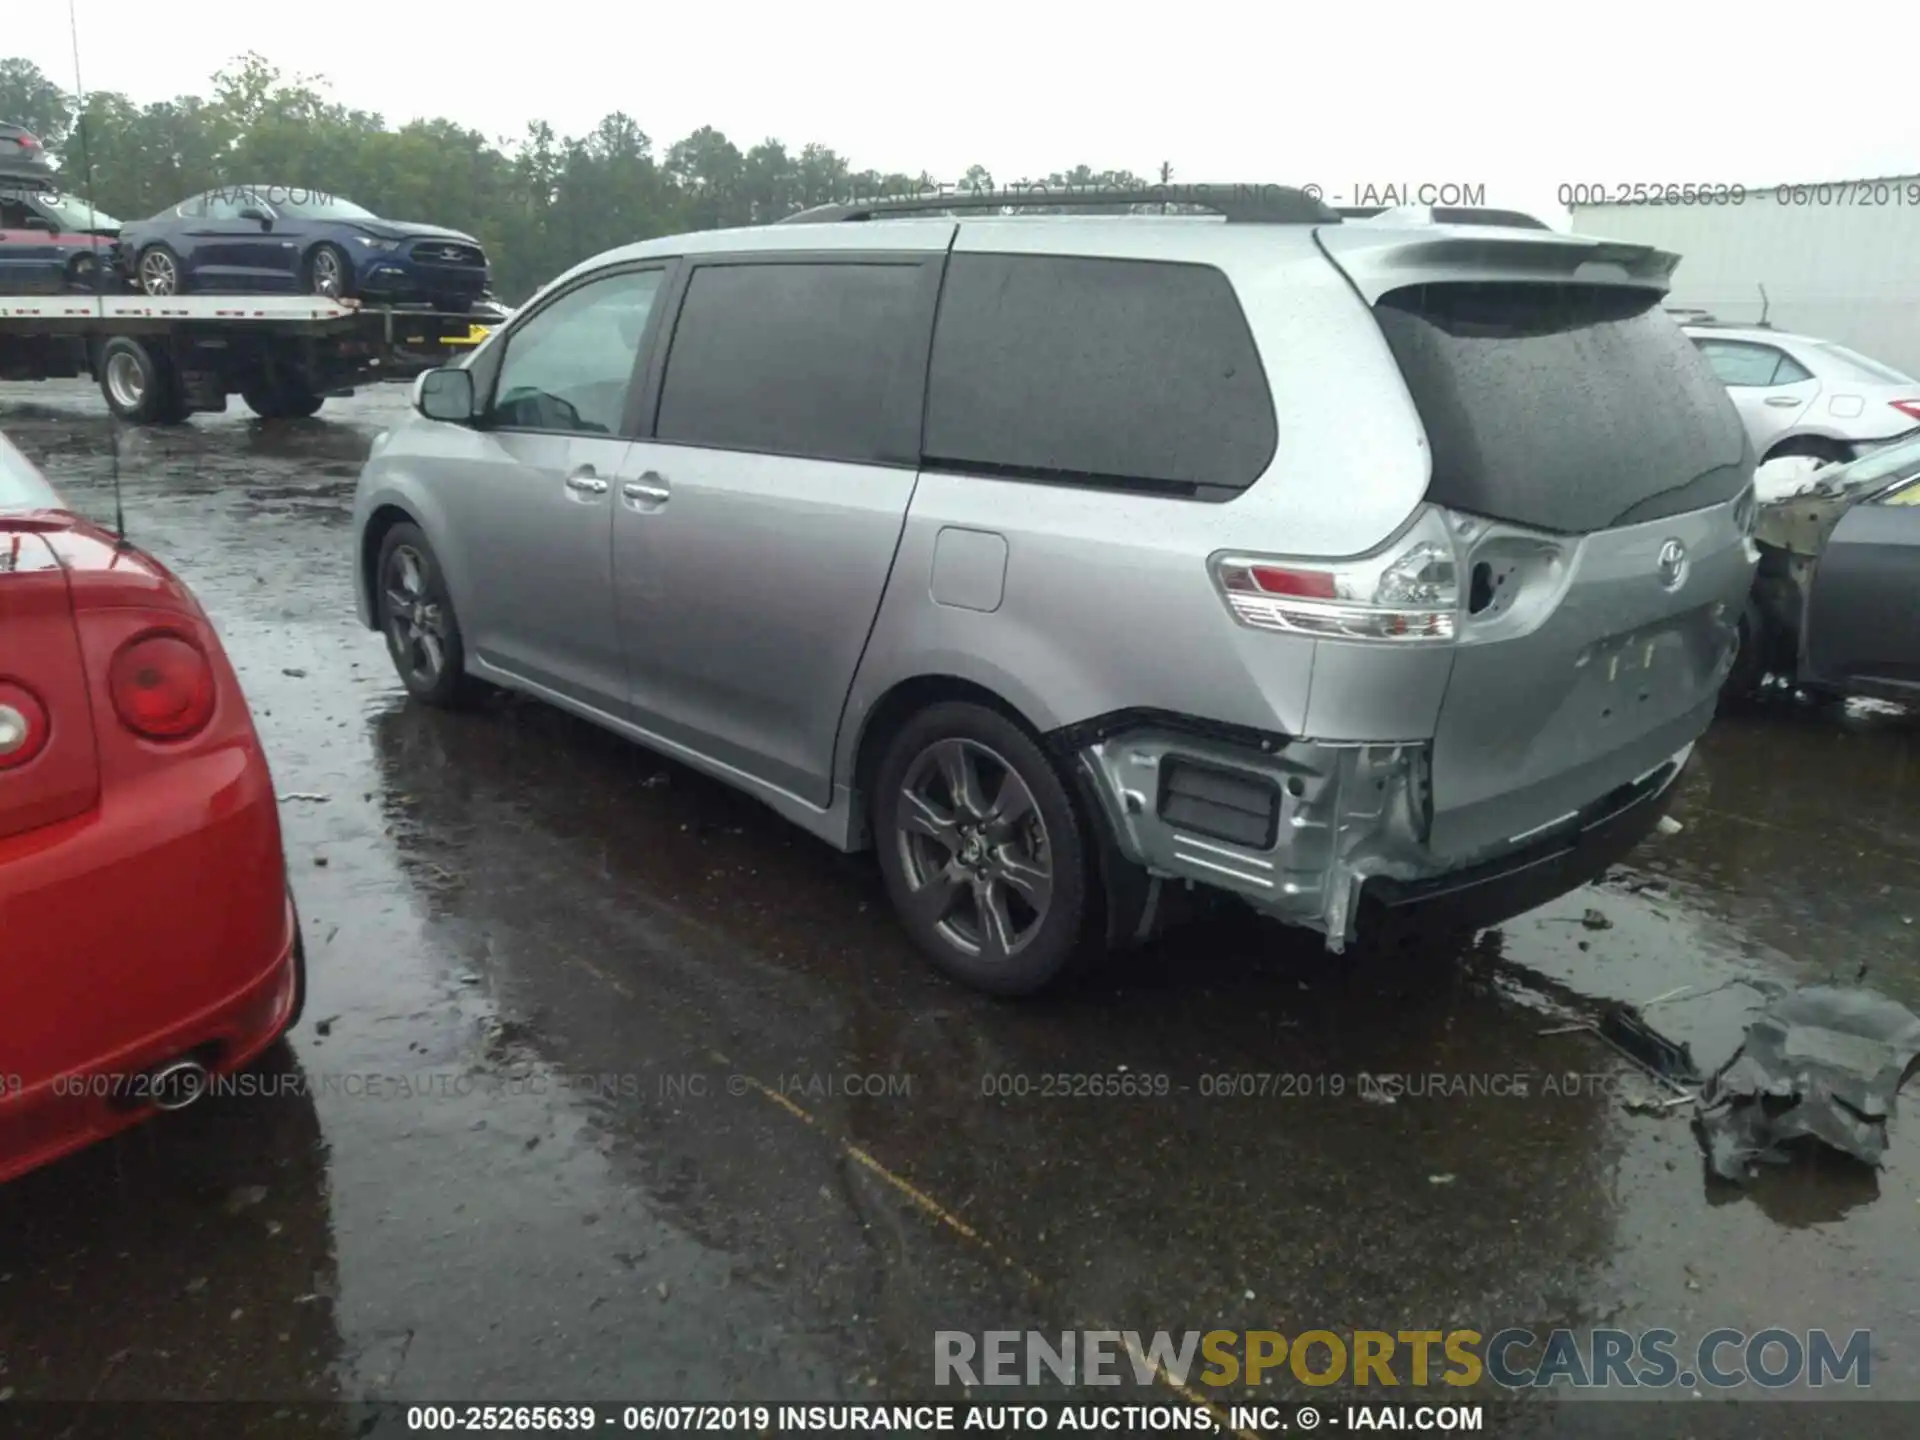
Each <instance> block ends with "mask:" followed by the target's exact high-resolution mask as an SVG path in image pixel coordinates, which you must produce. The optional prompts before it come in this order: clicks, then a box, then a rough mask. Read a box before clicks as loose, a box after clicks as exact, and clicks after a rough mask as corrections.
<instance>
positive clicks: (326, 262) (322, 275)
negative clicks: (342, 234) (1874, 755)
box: [307, 245, 353, 300]
mask: <svg viewBox="0 0 1920 1440" xmlns="http://www.w3.org/2000/svg"><path fill="white" fill-rule="evenodd" d="M307 293H308V294H309V295H319V296H323V297H324V298H326V299H328V300H345V299H346V298H347V297H348V296H350V295H352V294H353V262H352V261H351V260H349V259H347V252H346V251H344V250H342V249H341V248H340V247H339V246H338V245H316V246H314V247H313V253H312V254H311V255H309V256H308V257H307Z"/></svg>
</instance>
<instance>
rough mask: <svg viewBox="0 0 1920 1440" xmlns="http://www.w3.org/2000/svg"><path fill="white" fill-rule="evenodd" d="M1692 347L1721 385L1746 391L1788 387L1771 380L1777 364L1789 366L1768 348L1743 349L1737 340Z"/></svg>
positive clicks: (1709, 341) (1789, 362)
mask: <svg viewBox="0 0 1920 1440" xmlns="http://www.w3.org/2000/svg"><path fill="white" fill-rule="evenodd" d="M1694 344H1696V345H1698V346H1699V347H1700V353H1701V354H1702V355H1704V356H1706V357H1707V363H1708V364H1709V365H1711V366H1712V367H1713V373H1714V374H1715V375H1717V376H1719V377H1720V383H1721V384H1722V385H1733V386H1739V387H1750V386H1762V385H1785V384H1788V383H1790V382H1789V381H1787V380H1776V379H1775V378H1774V375H1775V373H1776V372H1777V371H1778V370H1779V369H1780V362H1781V361H1783V360H1785V361H1786V362H1787V364H1789V365H1791V364H1792V363H1793V362H1792V361H1790V360H1787V357H1786V356H1785V355H1783V354H1782V353H1781V352H1780V351H1778V350H1775V349H1774V348H1773V347H1772V346H1771V345H1746V344H1742V343H1741V342H1739V341H1737V340H1696V341H1694ZM1796 378H1797V377H1796Z"/></svg>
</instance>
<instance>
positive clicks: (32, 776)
mask: <svg viewBox="0 0 1920 1440" xmlns="http://www.w3.org/2000/svg"><path fill="white" fill-rule="evenodd" d="M305 987H306V975H305V956H304V952H303V950H302V947H301V943H300V927H299V920H298V917H297V916H296V915H295V913H294V906H293V898H292V893H291V891H290V890H289V888H288V885H287V872H286V861H285V858H284V856H283V855H282V852H281V846H280V817H279V810H278V806H277V804H276V801H275V797H274V791H273V782H272V779H271V777H270V776H269V774H268V772H267V761H266V756H265V755H264V753H263V752H262V750H261V748H260V738H259V736H258V735H257V734H256V733H255V731H254V727H253V717H252V716H251V714H250V713H249V712H248V710H247V703H246V700H245V698H244V697H243V696H242V695H241V693H240V685H239V682H238V681H237V680H236V679H235V678H234V673H233V667H232V666H231V665H230V664H229V663H228V661H227V656H226V652H225V651H224V650H223V649H222V648H221V645H220V641H219V638H218V637H217V636H216V635H215V634H214V630H213V626H212V625H211V624H210V623H208V620H207V617H206V614H205V612H204V611H202V610H201V608H200V605H199V603H198V602H197V601H196V600H195V599H194V598H193V595H192V593H191V592H189V591H188V589H187V588H186V586H184V585H183V584H181V583H180V581H179V580H178V579H176V578H175V577H174V576H173V575H172V574H171V573H170V572H169V571H168V570H167V569H166V567H165V566H163V565H162V564H161V563H160V562H159V561H157V560H155V559H154V558H153V557H152V556H150V555H147V554H145V553H143V552H141V551H139V550H136V549H134V548H132V547H131V546H128V545H125V544H122V543H121V542H120V541H119V540H118V539H117V538H116V537H115V536H114V535H113V534H112V533H111V532H110V531H106V530H103V529H101V528H100V527H99V526H96V525H93V524H91V523H89V522H88V521H86V520H83V519H81V518H80V517H79V516H77V515H74V514H72V513H71V512H69V511H67V510H66V509H64V508H63V507H62V504H61V500H60V497H59V496H58V495H57V494H55V492H54V491H53V489H52V487H50V486H49V485H48V484H47V482H46V481H45V479H43V478H42V477H41V475H40V473H39V472H38V471H37V470H36V469H34V467H33V466H32V465H31V464H30V463H28V461H27V460H26V458H25V457H24V456H23V455H21V454H20V452H19V451H18V450H16V449H15V448H14V447H13V445H12V443H11V442H9V441H8V440H7V439H6V437H5V436H0V1181H5V1180H8V1179H11V1178H12V1177H14V1176H16V1175H18V1174H20V1173H21V1172H23V1171H26V1170H30V1169H33V1168H34V1167H36V1166H39V1165H42V1164H45V1163H46V1162H47V1161H49V1160H52V1159H54V1158H55V1157H57V1156H60V1155H64V1154H66V1153H67V1152H68V1151H71V1150H76V1149H79V1148H80V1147H81V1146H84V1145H87V1144H90V1143H92V1142H93V1141H95V1140H98V1139H100V1138H102V1137H103V1136H106V1135H108V1134H111V1133H112V1132H113V1131H115V1130H119V1129H121V1128H123V1127H125V1126H127V1125H131V1124H133V1123H135V1122H136V1121H139V1120H141V1119H143V1118H145V1117H147V1116H149V1115H151V1114H153V1113H154V1112H155V1111H157V1110H163V1109H178V1108H180V1107H181V1106H182V1105H185V1104H187V1103H190V1102H191V1101H193V1100H195V1099H197V1098H199V1096H200V1095H202V1094H204V1093H206V1092H207V1091H208V1090H209V1089H210V1088H214V1087H213V1085H212V1082H211V1077H214V1076H218V1075H220V1074H223V1073H226V1072H229V1071H232V1070H236V1069H238V1068H240V1067H243V1066H245V1065H246V1064H248V1063H249V1062H250V1061H252V1060H253V1059H254V1058H255V1057H256V1056H258V1055H259V1054H260V1053H261V1052H262V1051H264V1050H265V1049H266V1048H267V1047H268V1046H270V1045H271V1044H272V1043H273V1042H274V1041H275V1040H276V1039H278V1038H279V1037H280V1036H281V1035H282V1034H284V1033H285V1032H286V1031H287V1030H288V1029H289V1028H291V1026H292V1025H293V1024H294V1022H295V1021H296V1020H297V1019H298V1018H299V1013H300V1009H301V1006H302V1003H303V1001H304V997H305Z"/></svg>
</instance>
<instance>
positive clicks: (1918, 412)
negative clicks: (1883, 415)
mask: <svg viewBox="0 0 1920 1440" xmlns="http://www.w3.org/2000/svg"><path fill="white" fill-rule="evenodd" d="M1893 408H1894V409H1896V410H1898V411H1899V412H1900V413H1901V414H1902V415H1904V416H1906V417H1907V418H1908V419H1909V420H1920V400H1896V401H1894V402H1893Z"/></svg>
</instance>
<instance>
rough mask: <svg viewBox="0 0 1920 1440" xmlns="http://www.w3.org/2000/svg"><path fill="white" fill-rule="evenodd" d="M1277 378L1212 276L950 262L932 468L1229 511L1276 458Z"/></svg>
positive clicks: (977, 259)
mask: <svg viewBox="0 0 1920 1440" xmlns="http://www.w3.org/2000/svg"><path fill="white" fill-rule="evenodd" d="M1274 445H1275V425H1274V412H1273V399H1272V396H1271V394H1270V393H1269V391H1268V388H1267V378H1266V374H1265V372H1264V371H1263V370H1262V368H1261V365H1260V356H1259V353H1258V351H1256V350H1255V348H1254V343H1253V336H1252V334H1251V333H1250V332H1249V331H1248V329H1247V321H1246V316H1245V315H1244V314H1243V313H1242V311H1241V309H1240V303H1239V300H1238V298H1237V297H1236V296H1235V295H1234V292H1233V286H1232V285H1231V284H1230V283H1229V282H1228V280H1227V277H1226V276H1225V275H1224V274H1222V273H1221V272H1220V271H1218V270H1216V269H1214V268H1212V267H1211V266H1206V265H1190V264H1175V263H1169V262H1162V261H1143V260H1104V259H1081V258H1072V257H1062V256H1031V255H955V256H954V257H953V259H952V260H951V261H950V262H949V263H948V267H947V278H946V284H945V287H944V289H943V291H942V293H941V297H940V319H939V323H938V325H937V326H936V327H935V329H934V341H933V362H932V367H931V370H930V373H929V377H928V382H927V425H926V441H925V449H926V455H927V463H928V464H930V465H937V466H941V467H945V468H952V469H962V470H967V469H971V470H980V471H984V472H986V473H989V474H1004V475H1009V476H1015V477H1026V478H1034V479H1042V480H1046V479H1052V480H1059V481H1067V482H1079V483H1093V484H1110V485H1116V486H1122V487H1128V488H1139V489H1145V490H1150V491H1151V490H1157V491H1162V492H1171V493H1180V494H1197V495H1202V496H1206V497H1207V498H1225V496H1227V495H1231V494H1235V493H1238V492H1239V491H1241V490H1244V489H1245V488H1246V487H1247V486H1248V485H1251V484H1252V483H1253V482H1254V481H1255V480H1256V479H1258V478H1259V477H1260V475H1261V474H1262V473H1263V472H1264V471H1265V470H1266V468H1267V466H1268V464H1269V463H1270V462H1271V461H1272V459H1273V452H1274Z"/></svg>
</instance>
